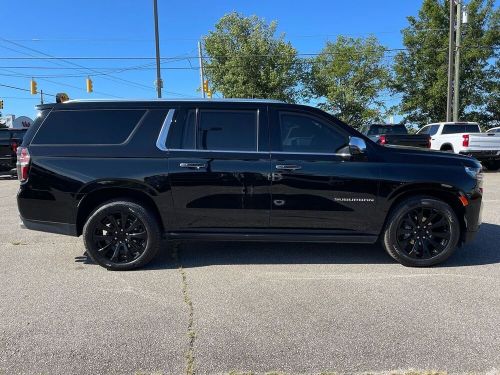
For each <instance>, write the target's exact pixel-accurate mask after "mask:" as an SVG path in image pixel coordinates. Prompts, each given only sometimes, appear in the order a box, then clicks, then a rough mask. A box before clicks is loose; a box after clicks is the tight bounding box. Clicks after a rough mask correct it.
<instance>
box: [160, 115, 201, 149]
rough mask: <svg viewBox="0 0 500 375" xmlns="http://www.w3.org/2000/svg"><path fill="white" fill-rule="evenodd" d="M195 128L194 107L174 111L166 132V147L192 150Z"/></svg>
mask: <svg viewBox="0 0 500 375" xmlns="http://www.w3.org/2000/svg"><path fill="white" fill-rule="evenodd" d="M195 128H196V111H195V110H194V109H193V110H189V111H184V110H181V111H176V116H175V117H174V119H173V120H172V124H171V125H170V130H169V132H168V138H167V139H168V142H167V143H168V145H167V146H168V148H169V149H186V150H193V149H194V148H195V144H194V140H195Z"/></svg>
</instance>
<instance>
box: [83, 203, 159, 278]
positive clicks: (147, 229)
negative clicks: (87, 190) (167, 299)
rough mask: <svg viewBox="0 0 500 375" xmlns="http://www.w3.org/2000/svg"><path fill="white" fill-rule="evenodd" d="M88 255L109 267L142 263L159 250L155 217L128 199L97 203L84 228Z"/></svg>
mask: <svg viewBox="0 0 500 375" xmlns="http://www.w3.org/2000/svg"><path fill="white" fill-rule="evenodd" d="M83 239H84V242H85V247H86V249H87V253H88V255H89V256H90V257H91V258H92V260H93V261H94V262H96V263H97V264H99V265H101V266H103V267H106V268H107V269H110V270H130V269H134V268H138V267H142V266H144V265H145V264H147V263H148V262H150V261H151V260H152V259H153V258H154V256H155V255H156V254H157V253H158V250H159V248H160V243H161V233H160V228H159V225H158V221H157V220H156V218H155V217H154V215H152V214H151V213H150V212H149V211H148V210H147V209H146V208H145V207H143V206H141V205H139V204H137V203H135V202H130V201H125V200H120V201H111V202H107V203H105V204H103V205H102V206H100V207H98V208H97V209H96V210H95V211H94V212H93V213H92V214H91V215H90V217H89V219H88V220H87V222H86V223H85V226H84V228H83Z"/></svg>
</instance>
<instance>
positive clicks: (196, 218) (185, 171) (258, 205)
mask: <svg viewBox="0 0 500 375" xmlns="http://www.w3.org/2000/svg"><path fill="white" fill-rule="evenodd" d="M167 142H168V148H169V160H168V163H169V177H170V182H171V187H172V196H173V204H174V211H175V227H176V228H175V229H179V230H196V231H204V230H206V231H212V230H221V231H222V230H225V229H229V230H231V229H232V230H241V229H242V230H244V229H247V228H267V227H268V226H269V216H270V205H271V204H270V181H269V172H270V154H269V133H268V123H267V108H266V107H258V106H253V107H247V106H242V107H234V108H228V107H227V104H226V106H225V107H221V108H220V109H217V107H214V106H210V107H203V106H200V107H198V108H187V109H183V110H180V111H179V113H177V115H176V117H175V119H174V121H173V122H172V127H171V129H170V132H169V136H168V140H167Z"/></svg>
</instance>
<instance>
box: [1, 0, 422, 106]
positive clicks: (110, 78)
mask: <svg viewBox="0 0 500 375" xmlns="http://www.w3.org/2000/svg"><path fill="white" fill-rule="evenodd" d="M152 3H153V2H152V0H120V1H119V0H100V1H97V0H86V1H83V0H80V1H65V2H63V1H59V0H44V1H40V0H21V1H11V0H9V1H7V0H6V1H2V7H1V9H2V25H1V29H0V84H4V85H11V86H16V87H21V88H25V89H28V88H29V82H30V77H31V76H34V77H35V80H36V81H37V83H38V89H39V90H40V89H42V90H44V91H45V92H48V93H52V94H55V93H57V92H61V91H63V92H67V93H68V94H69V96H70V97H71V98H112V97H123V98H155V97H156V91H155V88H154V84H153V82H154V80H155V74H156V72H155V67H154V60H104V59H88V60H71V61H70V62H67V61H62V60H58V61H56V60H39V59H36V60H35V59H29V58H31V57H35V56H36V57H44V56H45V57H46V56H47V55H51V56H57V57H99V58H100V57H154V56H155V45H154V24H153V9H152ZM420 5H421V0H386V1H383V2H375V1H368V0H358V1H345V0H316V1H315V0H312V1H307V2H306V1H296V0H288V1H284V0H252V1H242V0H240V1H236V0H215V1H194V0H184V1H173V0H158V8H159V19H160V49H161V56H162V57H163V58H176V59H171V60H164V61H163V62H162V78H163V81H164V95H163V96H164V97H172V98H176V97H198V96H199V95H200V94H199V92H198V91H197V89H198V87H199V72H198V71H197V70H196V69H193V70H192V69H186V68H190V67H197V66H198V61H197V59H196V58H195V56H196V55H197V51H196V48H197V46H196V43H197V40H199V39H200V37H201V36H203V35H204V34H206V33H207V32H208V31H209V30H211V29H213V27H214V24H215V23H216V22H217V20H218V19H219V18H220V17H222V16H223V15H224V14H226V13H228V12H232V11H237V12H240V13H243V14H244V15H252V14H256V15H258V16H260V17H263V18H265V19H266V20H268V21H271V20H276V21H277V22H278V30H279V32H284V33H285V34H286V39H288V40H290V41H291V42H292V44H293V45H294V46H295V47H296V48H297V49H298V51H299V53H317V52H319V51H320V50H321V48H322V47H323V45H324V43H325V41H327V40H329V39H330V40H333V39H335V37H336V36H337V35H340V34H343V35H350V36H356V37H366V36H368V35H370V34H373V35H375V36H377V37H378V38H379V40H380V41H381V43H382V44H384V45H385V46H386V47H388V48H398V47H401V46H402V44H401V34H400V30H401V29H402V28H403V27H405V26H406V25H407V20H406V16H408V15H416V14H417V12H418V9H419V8H420ZM25 47H27V48H25ZM28 48H30V49H28ZM39 52H42V53H44V54H46V55H43V54H41V53H39ZM6 57H23V58H28V59H20V60H16V59H5V58H6ZM389 58H390V57H389ZM74 64H78V65H79V66H80V67H77V66H75V65H74ZM131 67H135V69H133V70H130V69H129V68H131ZM89 69H90V70H89ZM119 69H129V70H122V71H119ZM101 73H107V75H104V74H101ZM86 75H90V76H91V78H92V80H93V83H94V90H95V92H94V93H92V94H87V93H86V92H85V78H86ZM37 77H38V78H37ZM0 98H2V99H3V100H4V110H3V113H4V114H8V113H14V114H16V115H28V116H32V115H33V113H34V109H33V108H34V105H35V104H38V103H39V97H38V96H37V97H34V96H31V95H30V93H29V92H24V91H20V90H15V89H10V88H6V87H2V86H0ZM46 100H48V101H51V99H50V97H47V98H46Z"/></svg>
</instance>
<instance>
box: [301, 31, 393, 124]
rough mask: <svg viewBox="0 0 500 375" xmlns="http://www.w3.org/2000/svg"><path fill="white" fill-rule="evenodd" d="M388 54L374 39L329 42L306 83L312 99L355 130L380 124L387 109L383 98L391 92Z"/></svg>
mask: <svg viewBox="0 0 500 375" xmlns="http://www.w3.org/2000/svg"><path fill="white" fill-rule="evenodd" d="M384 53H385V48H384V47H383V46H381V45H380V44H379V42H378V41H377V39H376V38H375V37H373V36H372V37H369V38H367V39H361V38H347V37H343V36H339V37H338V38H337V39H336V41H335V42H327V43H326V46H325V47H324V48H323V50H322V51H321V53H320V54H319V55H318V56H317V57H315V58H314V59H312V61H311V67H310V70H309V72H308V74H307V76H306V79H305V86H306V91H307V92H308V96H309V97H310V98H314V99H318V100H320V102H319V104H318V106H319V107H320V108H322V109H324V110H327V111H329V112H331V113H332V114H334V115H336V116H337V117H339V118H340V119H342V120H343V121H345V122H346V123H348V124H349V125H352V126H354V127H360V126H361V125H363V124H365V123H367V122H374V121H380V120H381V118H382V116H383V113H382V112H383V110H384V108H385V107H384V103H383V101H382V100H381V99H380V94H381V93H382V92H383V91H384V90H385V89H387V87H388V80H389V75H390V74H389V69H388V68H387V67H386V66H385V65H384V62H383V59H384Z"/></svg>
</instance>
